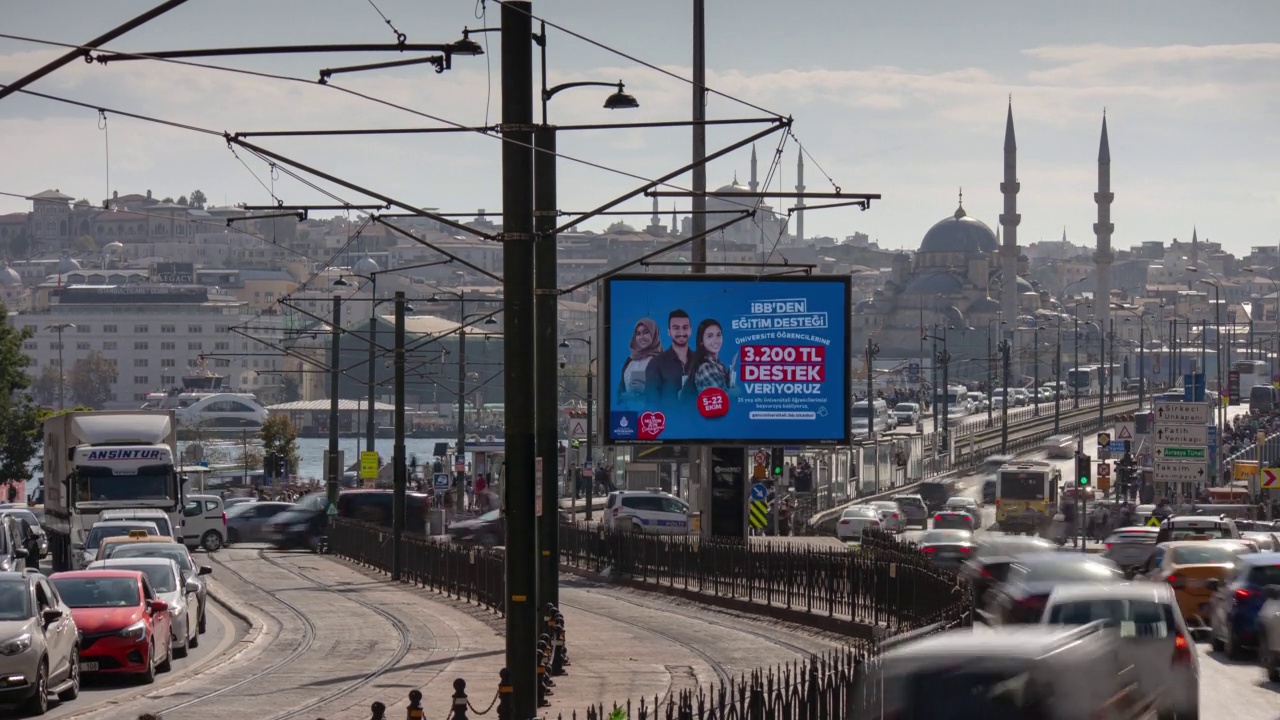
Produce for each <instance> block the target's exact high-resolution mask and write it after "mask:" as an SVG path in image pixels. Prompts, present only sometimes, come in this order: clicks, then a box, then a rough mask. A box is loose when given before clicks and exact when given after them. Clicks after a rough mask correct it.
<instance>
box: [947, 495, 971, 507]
mask: <svg viewBox="0 0 1280 720" xmlns="http://www.w3.org/2000/svg"><path fill="white" fill-rule="evenodd" d="M977 504H978V501H977V500H974V499H973V498H959V497H954V498H951V499H949V500H947V507H973V506H974V505H977Z"/></svg>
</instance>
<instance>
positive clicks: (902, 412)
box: [893, 402, 920, 427]
mask: <svg viewBox="0 0 1280 720" xmlns="http://www.w3.org/2000/svg"><path fill="white" fill-rule="evenodd" d="M893 417H894V418H895V419H896V420H897V421H898V425H910V426H912V427H914V426H915V424H916V423H918V422H920V404H919V403H912V402H905V403H898V404H897V405H894V406H893Z"/></svg>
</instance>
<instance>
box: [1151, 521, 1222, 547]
mask: <svg viewBox="0 0 1280 720" xmlns="http://www.w3.org/2000/svg"><path fill="white" fill-rule="evenodd" d="M1201 535H1203V536H1206V537H1207V538H1208V539H1210V540H1213V539H1219V540H1234V539H1239V538H1240V531H1239V530H1238V529H1236V524H1235V522H1234V521H1233V520H1231V519H1230V518H1228V517H1213V516H1209V515H1175V516H1173V517H1170V518H1168V519H1166V520H1165V521H1164V522H1162V523H1160V534H1159V535H1157V536H1156V542H1157V543H1166V542H1170V541H1172V540H1181V539H1183V538H1189V537H1193V536H1201Z"/></svg>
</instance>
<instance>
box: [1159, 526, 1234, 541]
mask: <svg viewBox="0 0 1280 720" xmlns="http://www.w3.org/2000/svg"><path fill="white" fill-rule="evenodd" d="M1201 535H1203V536H1205V537H1208V538H1210V539H1212V538H1217V539H1220V540H1223V539H1227V538H1230V537H1231V531H1230V530H1228V529H1227V528H1226V527H1223V526H1222V525H1217V526H1213V527H1174V528H1171V529H1170V530H1169V539H1170V540H1182V539H1184V538H1193V537H1200V536H1201Z"/></svg>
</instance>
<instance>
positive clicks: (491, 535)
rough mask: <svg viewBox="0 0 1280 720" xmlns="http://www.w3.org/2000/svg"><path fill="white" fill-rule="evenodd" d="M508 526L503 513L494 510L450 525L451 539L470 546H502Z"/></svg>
mask: <svg viewBox="0 0 1280 720" xmlns="http://www.w3.org/2000/svg"><path fill="white" fill-rule="evenodd" d="M506 525H507V523H506V519H505V518H503V516H502V511H501V510H493V511H490V512H487V513H485V514H483V515H481V516H480V517H475V518H469V519H467V520H459V521H458V522H455V523H454V524H452V525H450V526H449V539H450V540H452V541H453V542H456V543H464V544H468V545H501V544H502V543H503V542H504V539H505V538H506V533H507V531H506Z"/></svg>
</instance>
